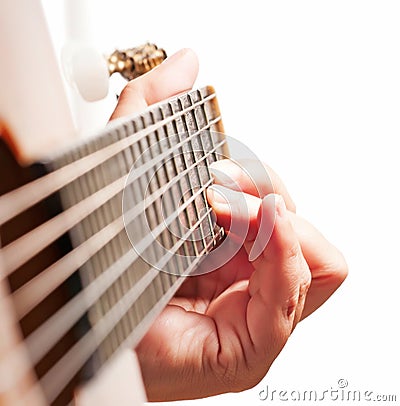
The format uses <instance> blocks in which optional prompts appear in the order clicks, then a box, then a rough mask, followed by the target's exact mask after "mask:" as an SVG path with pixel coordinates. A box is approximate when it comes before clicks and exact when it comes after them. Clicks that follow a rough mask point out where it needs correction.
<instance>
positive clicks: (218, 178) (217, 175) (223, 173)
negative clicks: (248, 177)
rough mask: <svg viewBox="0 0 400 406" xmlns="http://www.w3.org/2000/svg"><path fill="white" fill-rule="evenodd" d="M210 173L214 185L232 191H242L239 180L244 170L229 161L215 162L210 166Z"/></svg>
mask: <svg viewBox="0 0 400 406" xmlns="http://www.w3.org/2000/svg"><path fill="white" fill-rule="evenodd" d="M209 168H210V173H211V175H212V177H213V179H214V183H216V184H218V185H222V186H225V187H227V188H230V189H234V190H240V187H239V184H238V183H237V180H238V179H239V178H240V175H241V172H242V169H241V168H240V166H238V165H237V164H236V163H234V162H232V161H231V160H229V159H223V160H221V161H217V162H213V163H212V164H211V165H210V167H209Z"/></svg>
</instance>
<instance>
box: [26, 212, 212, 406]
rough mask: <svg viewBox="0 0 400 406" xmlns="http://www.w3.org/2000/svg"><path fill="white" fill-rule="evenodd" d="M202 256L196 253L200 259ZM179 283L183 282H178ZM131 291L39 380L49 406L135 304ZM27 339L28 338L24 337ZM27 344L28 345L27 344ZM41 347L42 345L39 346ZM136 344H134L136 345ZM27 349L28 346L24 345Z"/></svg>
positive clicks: (158, 266) (165, 259)
mask: <svg viewBox="0 0 400 406" xmlns="http://www.w3.org/2000/svg"><path fill="white" fill-rule="evenodd" d="M210 212H211V209H209V210H208V211H207V212H206V213H205V214H204V216H203V217H202V218H200V219H199V220H198V221H197V222H196V223H195V224H194V225H193V226H192V227H191V229H190V230H189V231H188V232H187V233H186V235H185V236H183V238H182V240H180V241H178V242H177V243H176V244H175V246H174V247H173V248H172V249H171V250H170V251H168V252H167V253H166V254H165V255H164V256H163V257H162V258H161V259H160V260H159V261H158V263H157V264H156V265H155V266H154V267H153V268H152V270H153V273H154V276H156V275H157V274H158V273H159V272H160V271H159V270H158V269H162V268H164V267H165V265H166V263H167V262H168V261H169V260H170V259H171V258H172V257H173V256H174V255H175V254H176V252H177V250H178V249H179V247H180V246H181V245H182V244H183V243H184V242H185V239H187V238H188V237H189V236H190V234H191V233H193V231H194V230H195V229H196V228H197V227H198V226H199V224H200V222H201V221H203V220H204V219H205V218H206V216H207V215H208V214H209V213H210ZM205 252H206V248H205V249H204V252H201V253H199V255H202V254H204V253H205ZM200 259H201V257H200V256H199V257H198V258H197V261H196V260H194V261H193V262H192V264H191V266H190V267H189V268H188V269H187V270H186V272H185V275H187V274H189V273H190V272H191V271H192V269H193V267H194V266H195V265H197V263H198V261H199V260H200ZM182 279H183V278H182ZM134 288H135V287H132V288H131V289H130V290H128V292H127V293H126V294H125V295H124V296H123V297H122V298H120V299H119V301H118V302H117V303H116V304H115V305H114V306H113V307H112V308H111V310H110V311H109V312H108V313H107V314H105V315H104V317H103V318H102V319H101V320H99V321H98V323H97V324H95V325H94V326H93V327H92V329H91V330H89V331H88V332H87V333H86V334H85V335H84V336H83V337H82V338H80V340H79V341H77V342H76V343H75V344H74V345H73V346H72V347H71V348H70V349H69V350H68V352H66V353H65V354H64V355H63V357H62V358H60V360H59V361H58V362H57V363H56V364H54V365H53V366H52V368H51V369H49V371H47V373H46V374H45V375H44V376H43V377H42V378H41V379H40V381H41V383H42V386H43V388H44V390H45V391H46V392H47V393H46V394H47V398H48V399H49V401H50V402H52V401H53V400H54V399H55V397H56V396H57V395H58V393H59V392H60V391H61V390H62V389H63V387H64V386H65V384H66V383H68V382H69V381H70V379H72V377H73V376H74V375H75V374H76V373H77V372H78V371H79V369H80V368H81V367H82V366H83V365H84V363H85V362H86V360H87V359H88V358H89V357H90V355H92V354H93V352H94V351H95V350H96V348H97V344H96V343H97V342H98V341H100V342H101V341H103V340H104V339H105V338H106V337H107V335H108V334H109V332H110V331H111V330H112V329H113V328H114V327H115V326H116V325H117V323H118V322H119V321H120V319H121V318H122V317H123V316H124V314H125V313H126V312H127V311H128V310H129V309H130V308H131V306H132V305H133V304H134V302H135V300H137V297H138V294H137V292H136V291H135V289H134ZM28 338H29V337H28ZM140 338H141V337H138V335H137V334H135V339H136V340H137V341H138V340H139V339H140ZM27 344H28V342H27ZM40 344H42V343H40ZM136 344H137V343H136ZM28 347H29V348H31V347H30V345H29V344H28Z"/></svg>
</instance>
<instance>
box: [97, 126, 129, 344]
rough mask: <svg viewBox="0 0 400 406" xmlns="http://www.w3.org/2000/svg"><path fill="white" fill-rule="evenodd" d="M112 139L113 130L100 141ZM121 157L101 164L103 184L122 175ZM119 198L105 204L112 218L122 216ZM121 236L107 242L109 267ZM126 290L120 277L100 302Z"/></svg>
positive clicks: (115, 341)
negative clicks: (107, 137)
mask: <svg viewBox="0 0 400 406" xmlns="http://www.w3.org/2000/svg"><path fill="white" fill-rule="evenodd" d="M109 140H111V142H113V143H115V142H117V141H116V140H115V131H114V132H111V134H110V137H109V139H107V140H106V139H104V138H102V139H99V142H100V143H102V144H104V143H105V142H106V141H109ZM120 157H121V153H119V154H118V155H115V156H114V157H113V159H112V160H108V161H106V162H104V164H102V165H101V166H99V167H98V168H99V172H100V177H101V180H102V183H103V184H105V185H106V184H108V183H110V182H111V181H112V180H113V177H114V176H115V177H119V176H121V173H120V172H118V167H119V166H118V165H116V164H115V161H117V162H118V161H119V160H120ZM115 172H117V174H115ZM117 200H118V195H116V196H114V197H113V198H112V199H110V200H109V201H108V202H107V204H108V206H109V207H108V208H107V207H105V206H104V209H105V211H106V212H108V214H109V215H110V216H111V218H117V217H120V216H121V215H122V211H121V210H120V209H117V207H116V205H115V204H114V202H116V201H117ZM119 200H120V201H121V200H122V195H121V197H120V199H119ZM120 236H121V234H118V235H117V236H116V237H115V238H113V239H112V240H111V241H110V242H109V244H107V246H106V247H108V248H109V251H110V252H111V254H110V255H107V258H106V261H105V262H104V263H105V267H106V268H107V267H108V266H110V265H111V264H112V263H114V262H115V261H116V260H117V259H118V258H120V257H121V255H122V252H121V249H120ZM123 292H124V287H123V286H122V283H121V280H120V279H118V280H117V281H116V282H115V283H114V284H113V285H112V286H111V288H110V289H108V290H107V293H106V295H104V296H105V297H104V298H103V299H100V302H101V301H102V300H107V296H108V298H109V301H110V302H111V304H112V305H113V304H114V303H116V302H117V301H118V298H119V297H121V296H122V294H123ZM125 328H127V327H126V326H125V325H124V326H122V329H125ZM120 334H121V332H120V331H119V330H118V331H115V332H114V334H113V335H115V337H114V339H113V337H111V343H112V346H114V345H117V346H118V345H119V339H118V335H120Z"/></svg>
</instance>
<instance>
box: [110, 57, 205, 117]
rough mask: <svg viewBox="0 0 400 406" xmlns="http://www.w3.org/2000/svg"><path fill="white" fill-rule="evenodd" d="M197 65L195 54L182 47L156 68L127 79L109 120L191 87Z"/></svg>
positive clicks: (137, 110)
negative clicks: (129, 79) (130, 79)
mask: <svg viewBox="0 0 400 406" xmlns="http://www.w3.org/2000/svg"><path fill="white" fill-rule="evenodd" d="M198 69H199V66H198V60H197V56H196V54H195V53H194V52H193V51H192V50H190V49H182V50H181V51H179V52H177V53H176V54H174V55H172V56H170V57H169V58H167V59H166V60H165V61H164V62H163V63H162V64H161V65H159V66H157V67H156V68H155V69H153V70H151V71H150V72H148V73H146V74H145V75H143V76H140V77H139V78H137V79H134V80H132V81H130V82H129V83H128V84H127V85H126V87H125V88H124V90H123V91H122V93H121V95H120V97H119V99H118V104H117V107H116V108H115V110H114V113H113V114H112V116H111V118H110V120H113V119H115V118H118V117H123V116H127V115H130V114H133V113H135V112H139V111H143V110H144V109H145V108H146V107H147V106H149V105H150V104H154V103H157V102H159V101H161V100H164V99H167V98H169V97H171V96H174V95H175V94H178V93H181V92H183V91H185V90H188V89H191V88H192V86H193V83H194V81H195V80H196V77H197V73H198Z"/></svg>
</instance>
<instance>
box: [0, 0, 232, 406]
mask: <svg viewBox="0 0 400 406" xmlns="http://www.w3.org/2000/svg"><path fill="white" fill-rule="evenodd" d="M45 27H46V26H45V22H44V16H43V13H42V10H41V7H40V4H39V1H37V0H19V1H14V0H6V1H2V2H1V3H0V54H1V55H2V63H1V64H0V89H1V92H0V121H1V126H0V134H1V137H0V173H1V182H0V236H1V249H0V320H1V340H0V404H1V405H19V404H21V405H46V404H54V405H67V404H70V403H71V402H76V403H77V404H79V405H81V404H82V405H86V404H87V405H100V404H104V405H108V404H118V405H125V404H126V405H128V404H129V405H139V404H142V402H144V401H145V394H144V389H143V386H142V383H141V377H140V370H139V368H138V364H137V361H136V358H135V355H134V352H133V350H132V349H133V348H134V347H135V346H136V345H137V343H138V342H139V340H140V339H141V338H142V337H143V335H144V334H145V333H146V331H147V330H148V329H149V327H150V325H151V323H152V322H153V320H154V319H155V317H157V315H158V314H159V313H160V312H161V310H162V309H163V307H164V306H165V305H166V304H167V302H168V301H169V300H170V298H171V297H172V296H173V295H174V293H175V292H176V290H177V289H178V287H179V286H180V285H181V283H182V281H183V280H184V279H185V276H186V275H188V274H190V273H192V272H193V271H194V270H195V269H196V266H197V265H198V263H199V262H200V261H201V259H202V258H203V257H204V255H205V254H207V253H209V252H210V251H211V250H212V249H213V247H214V246H216V245H217V244H218V243H219V242H220V241H221V240H222V239H223V236H224V231H223V229H221V228H219V227H218V226H216V225H215V222H214V221H213V218H212V216H211V209H210V207H209V206H208V203H207V200H206V198H205V189H206V188H207V187H208V186H209V185H210V184H211V176H210V172H209V170H208V166H209V164H211V163H212V162H213V161H215V160H217V159H219V156H226V155H227V149H226V140H225V138H224V137H223V136H222V135H221V133H222V132H223V131H222V130H223V129H222V123H221V117H220V113H219V109H218V105H217V102H216V97H215V93H214V91H213V89H212V88H204V89H201V90H196V91H192V92H190V93H188V94H183V95H180V96H179V97H175V98H173V99H171V100H168V101H166V102H163V103H160V104H158V105H156V106H153V107H151V108H150V109H149V110H147V111H146V112H143V113H142V114H139V115H136V116H134V117H130V118H127V119H122V120H117V121H116V122H115V123H113V124H112V125H109V126H108V127H107V128H105V129H104V130H103V131H101V132H99V133H98V134H97V135H96V136H93V137H91V138H89V139H86V140H84V141H83V140H81V139H79V138H78V137H77V136H76V132H75V129H74V126H73V124H72V119H71V116H70V113H69V108H68V104H67V102H66V98H65V95H64V90H63V86H62V82H61V78H60V76H59V72H58V68H57V64H56V62H55V58H54V55H53V51H52V47H51V43H50V39H49V36H48V33H47V32H46V28H45ZM27 61H28V62H27ZM27 63H29V68H27V66H26V65H27ZM193 151H195V153H194V152H193ZM131 168H133V169H132V171H131ZM122 203H123V204H122ZM160 269H162V270H163V271H160Z"/></svg>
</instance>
